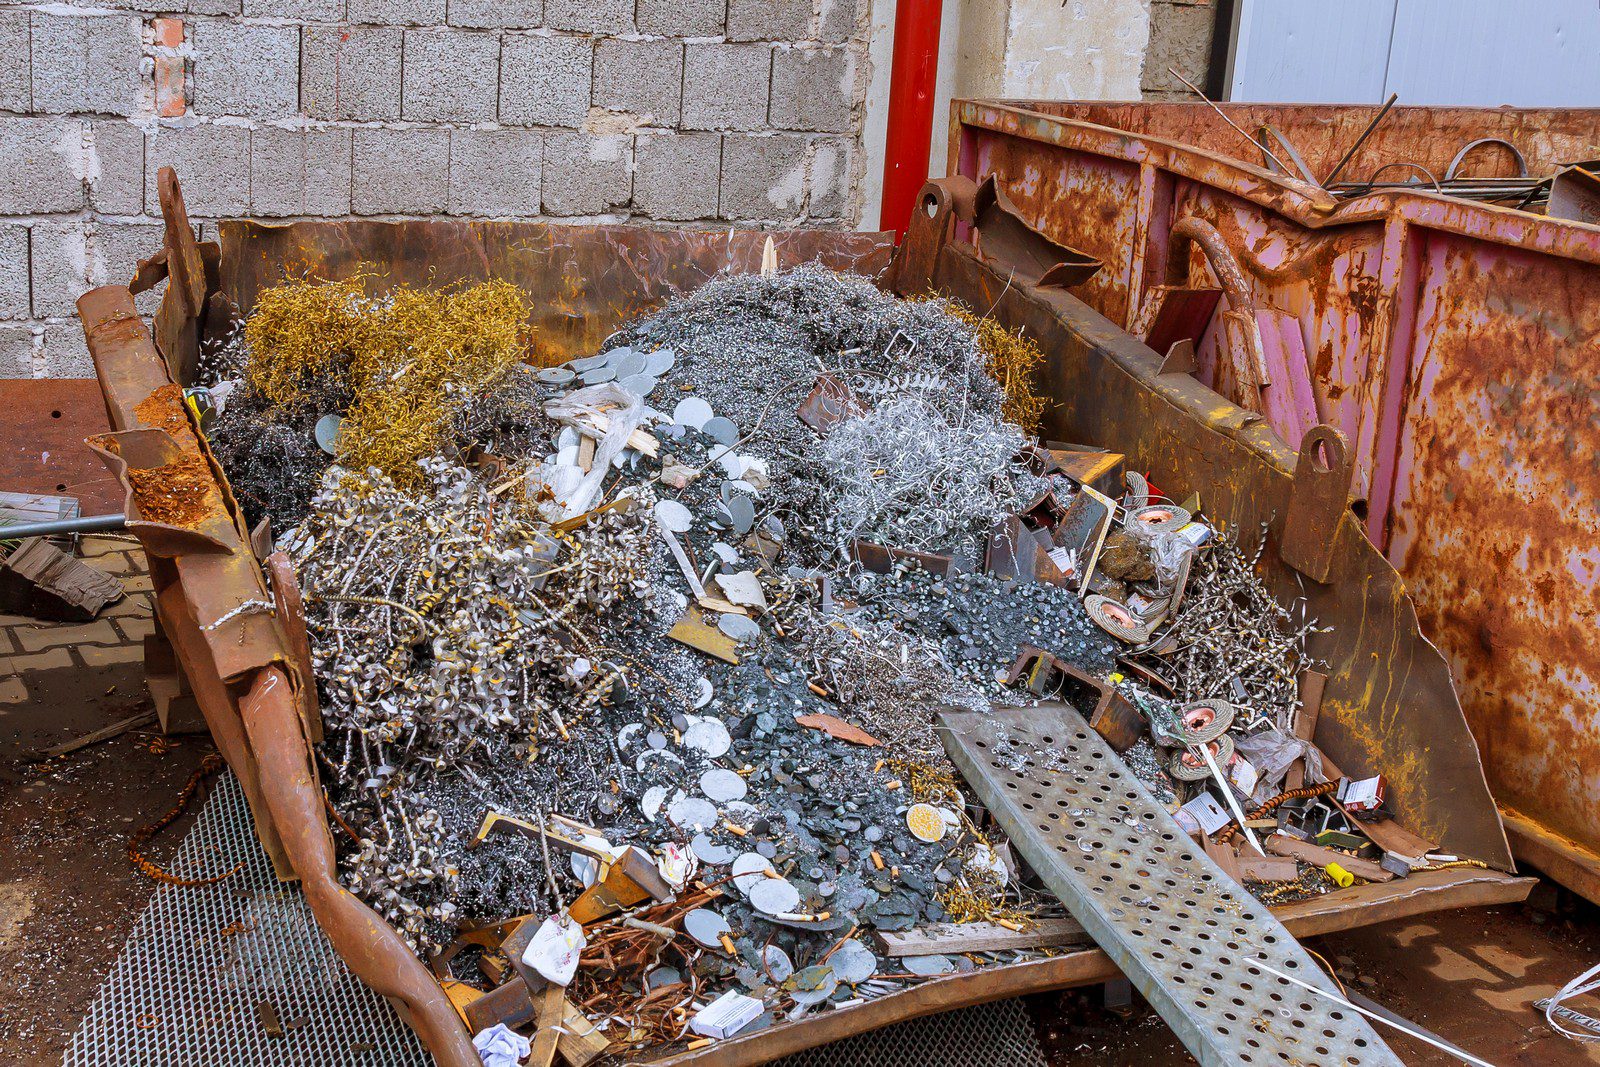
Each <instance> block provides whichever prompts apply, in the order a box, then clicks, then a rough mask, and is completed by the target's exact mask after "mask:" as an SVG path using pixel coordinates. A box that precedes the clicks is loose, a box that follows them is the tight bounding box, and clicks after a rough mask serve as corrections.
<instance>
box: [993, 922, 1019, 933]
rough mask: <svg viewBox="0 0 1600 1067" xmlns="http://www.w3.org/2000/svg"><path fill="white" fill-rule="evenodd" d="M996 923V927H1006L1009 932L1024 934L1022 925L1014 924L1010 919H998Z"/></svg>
mask: <svg viewBox="0 0 1600 1067" xmlns="http://www.w3.org/2000/svg"><path fill="white" fill-rule="evenodd" d="M994 923H995V925H996V926H1004V927H1005V928H1006V929H1007V930H1015V931H1016V932H1017V933H1019V934H1020V933H1021V932H1022V924H1021V923H1014V922H1012V921H1011V920H1010V919H996V920H995V921H994Z"/></svg>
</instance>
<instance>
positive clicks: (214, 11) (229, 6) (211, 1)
mask: <svg viewBox="0 0 1600 1067" xmlns="http://www.w3.org/2000/svg"><path fill="white" fill-rule="evenodd" d="M151 2H152V0H131V2H130V4H129V6H133V5H134V4H138V5H140V6H143V5H145V4H148V3H151ZM242 9H243V5H242V4H241V3H240V0H189V14H191V15H237V14H239V13H240V11H241V10H242ZM155 10H166V9H165V8H160V7H157V8H156V9H155Z"/></svg>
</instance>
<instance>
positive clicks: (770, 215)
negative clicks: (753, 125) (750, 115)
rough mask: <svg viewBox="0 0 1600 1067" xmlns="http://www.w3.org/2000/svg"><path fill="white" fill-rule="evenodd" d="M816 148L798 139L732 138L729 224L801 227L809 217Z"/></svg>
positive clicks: (727, 174) (725, 181)
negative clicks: (793, 224)
mask: <svg viewBox="0 0 1600 1067" xmlns="http://www.w3.org/2000/svg"><path fill="white" fill-rule="evenodd" d="M809 159H810V148H809V145H808V142H807V139H806V138H805V137H802V136H799V135H798V134H788V133H780V134H729V135H728V136H726V137H724V138H723V139H722V199H721V212H722V217H723V218H725V219H737V220H739V221H741V222H762V221H770V222H796V221H798V220H799V219H800V217H801V215H803V214H804V213H805V205H806V179H807V170H808V163H809Z"/></svg>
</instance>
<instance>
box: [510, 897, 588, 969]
mask: <svg viewBox="0 0 1600 1067" xmlns="http://www.w3.org/2000/svg"><path fill="white" fill-rule="evenodd" d="M588 943H589V939H588V938H587V937H585V936H584V935H583V927H582V926H580V925H578V924H577V923H576V922H574V921H573V920H572V917H571V916H569V915H564V914H563V915H552V916H550V917H549V918H548V919H546V920H545V921H544V922H542V923H540V924H539V929H538V932H536V933H535V934H534V935H533V940H532V941H529V942H528V947H527V948H525V949H523V950H522V962H523V963H525V964H527V965H528V966H529V967H532V968H533V969H534V970H536V971H538V972H539V973H540V974H542V975H543V976H544V977H545V980H546V981H549V982H554V983H555V984H556V985H562V986H564V985H571V984H572V976H573V975H574V974H576V973H578V956H579V954H581V953H582V952H583V949H584V946H585V945H587V944H588Z"/></svg>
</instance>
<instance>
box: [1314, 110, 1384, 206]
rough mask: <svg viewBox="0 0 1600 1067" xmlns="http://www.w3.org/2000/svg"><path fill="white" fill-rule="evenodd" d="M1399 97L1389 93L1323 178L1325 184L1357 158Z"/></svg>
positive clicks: (1330, 182)
mask: <svg viewBox="0 0 1600 1067" xmlns="http://www.w3.org/2000/svg"><path fill="white" fill-rule="evenodd" d="M1398 99H1400V94H1399V93H1390V94H1389V99H1387V100H1385V101H1384V102H1383V107H1382V108H1381V109H1380V110H1379V111H1378V113H1377V114H1376V115H1374V116H1372V121H1371V122H1369V123H1367V128H1366V129H1364V130H1362V131H1361V136H1360V137H1357V138H1356V143H1355V144H1353V145H1351V146H1350V148H1349V149H1348V150H1347V151H1346V152H1345V154H1344V155H1343V156H1341V157H1339V162H1337V163H1335V164H1334V165H1333V169H1332V170H1330V171H1329V172H1328V176H1327V177H1326V178H1324V179H1322V184H1323V185H1324V186H1328V185H1332V184H1333V179H1335V178H1337V177H1338V176H1339V172H1340V171H1342V170H1344V168H1345V167H1346V166H1347V165H1348V164H1349V162H1350V161H1351V160H1352V159H1354V158H1355V156H1356V153H1357V152H1358V151H1360V149H1361V146H1362V145H1364V144H1366V143H1367V138H1368V137H1371V136H1372V131H1373V130H1376V129H1377V128H1378V123H1380V122H1382V121H1383V116H1385V115H1387V114H1388V113H1389V109H1390V108H1391V107H1394V102H1395V101H1396V100H1398Z"/></svg>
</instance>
